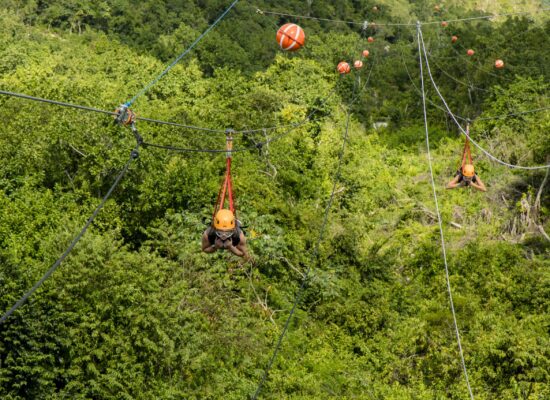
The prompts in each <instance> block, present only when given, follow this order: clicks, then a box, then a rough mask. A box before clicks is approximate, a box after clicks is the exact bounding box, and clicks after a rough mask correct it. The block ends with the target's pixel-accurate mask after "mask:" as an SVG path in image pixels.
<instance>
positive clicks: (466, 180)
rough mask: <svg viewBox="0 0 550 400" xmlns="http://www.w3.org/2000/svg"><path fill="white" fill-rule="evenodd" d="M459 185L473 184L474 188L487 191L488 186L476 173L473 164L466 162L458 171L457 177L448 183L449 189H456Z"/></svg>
mask: <svg viewBox="0 0 550 400" xmlns="http://www.w3.org/2000/svg"><path fill="white" fill-rule="evenodd" d="M459 186H472V187H473V188H475V189H477V190H480V191H482V192H486V191H487V188H486V187H485V184H484V183H483V182H482V180H481V178H480V177H479V176H477V174H476V173H475V169H474V166H473V165H472V164H465V165H464V166H463V167H462V168H461V169H459V170H458V171H456V175H455V177H454V178H453V179H452V180H451V181H450V182H449V183H447V186H446V188H447V189H454V188H456V187H459Z"/></svg>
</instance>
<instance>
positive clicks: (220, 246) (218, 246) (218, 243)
mask: <svg viewBox="0 0 550 400" xmlns="http://www.w3.org/2000/svg"><path fill="white" fill-rule="evenodd" d="M214 245H215V246H216V249H223V248H225V243H224V242H223V241H222V240H221V239H220V238H216V242H215V243H214Z"/></svg>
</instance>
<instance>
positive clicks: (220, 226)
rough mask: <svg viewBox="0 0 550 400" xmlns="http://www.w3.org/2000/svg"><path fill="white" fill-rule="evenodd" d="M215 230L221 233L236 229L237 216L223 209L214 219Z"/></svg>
mask: <svg viewBox="0 0 550 400" xmlns="http://www.w3.org/2000/svg"><path fill="white" fill-rule="evenodd" d="M214 228H216V229H217V230H220V231H231V230H233V229H235V215H233V213H232V212H231V210H226V209H221V210H220V211H218V212H217V213H216V216H215V217H214Z"/></svg>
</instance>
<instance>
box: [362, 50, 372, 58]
mask: <svg viewBox="0 0 550 400" xmlns="http://www.w3.org/2000/svg"><path fill="white" fill-rule="evenodd" d="M369 54H370V53H369V51H368V50H363V57H365V58H366V57H368V56H369Z"/></svg>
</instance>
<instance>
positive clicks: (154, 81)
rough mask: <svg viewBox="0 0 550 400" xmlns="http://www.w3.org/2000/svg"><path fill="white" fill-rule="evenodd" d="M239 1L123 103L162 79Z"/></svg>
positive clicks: (128, 103) (135, 97)
mask: <svg viewBox="0 0 550 400" xmlns="http://www.w3.org/2000/svg"><path fill="white" fill-rule="evenodd" d="M238 2H239V0H235V1H234V2H233V3H231V5H230V6H229V7H227V9H226V10H225V11H224V12H223V13H222V14H221V15H220V16H219V17H218V19H216V20H215V21H214V22H213V23H212V24H211V25H210V26H209V27H208V28H207V29H206V30H205V31H204V32H203V33H201V35H200V36H199V37H198V38H196V39H195V41H194V42H193V43H191V45H190V46H189V47H188V48H187V49H185V51H184V52H183V53H181V54H180V55H179V56H178V57H177V58H176V59H175V60H174V61H172V63H171V64H170V65H168V67H166V69H165V70H164V71H162V72H161V73H160V74H159V75H158V76H157V77H156V78H155V79H153V80H152V81H151V82H149V83H148V84H147V85H146V86H145V87H144V88H143V89H141V90H140V91H139V92H138V93H137V94H136V95H135V96H134V97H132V98H131V99H130V100H128V101H127V102H126V103H125V104H124V105H125V106H126V107H130V106H131V105H132V104H133V103H134V101H136V99H137V98H138V97H140V96H141V95H143V94H144V93H145V92H147V91H148V90H149V89H150V88H151V87H152V86H153V85H154V84H156V83H157V82H158V81H160V80H161V79H162V77H163V76H164V75H166V74H167V73H168V72H169V71H170V70H171V69H172V68H174V66H175V65H176V64H177V63H178V62H180V61H181V59H182V58H183V57H185V56H186V55H187V54H188V53H189V52H190V51H191V50H193V48H194V47H195V46H196V45H197V44H198V43H199V42H200V41H201V40H202V39H203V38H204V37H205V36H206V35H207V34H208V33H209V32H210V31H211V30H212V29H214V27H215V26H216V25H218V23H220V22H221V20H222V19H224V17H225V16H226V15H227V14H228V13H229V11H231V9H232V8H233V7H234V6H235V5H236V4H237V3H238Z"/></svg>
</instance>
